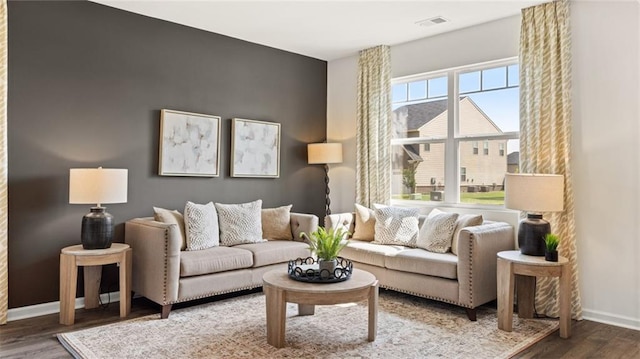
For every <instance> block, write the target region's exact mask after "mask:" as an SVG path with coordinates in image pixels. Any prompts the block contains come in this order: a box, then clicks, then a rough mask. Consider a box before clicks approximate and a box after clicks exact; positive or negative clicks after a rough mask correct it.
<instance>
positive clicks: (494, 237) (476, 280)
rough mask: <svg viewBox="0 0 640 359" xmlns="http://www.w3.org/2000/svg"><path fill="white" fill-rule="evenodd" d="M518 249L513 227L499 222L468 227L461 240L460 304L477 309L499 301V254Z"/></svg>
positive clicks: (459, 257) (459, 246) (464, 230)
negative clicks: (497, 271)
mask: <svg viewBox="0 0 640 359" xmlns="http://www.w3.org/2000/svg"><path fill="white" fill-rule="evenodd" d="M514 248H515V236H514V230H513V227H512V226H511V225H509V224H507V223H503V222H495V223H489V224H483V225H480V226H475V227H466V228H463V229H462V230H461V231H460V235H459V237H458V282H459V285H460V291H459V292H460V298H459V300H460V302H461V303H463V304H466V305H468V306H470V307H471V308H475V307H477V306H479V305H482V304H484V303H487V302H489V301H492V300H494V299H496V297H497V280H496V266H497V254H498V252H500V251H506V250H512V249H514Z"/></svg>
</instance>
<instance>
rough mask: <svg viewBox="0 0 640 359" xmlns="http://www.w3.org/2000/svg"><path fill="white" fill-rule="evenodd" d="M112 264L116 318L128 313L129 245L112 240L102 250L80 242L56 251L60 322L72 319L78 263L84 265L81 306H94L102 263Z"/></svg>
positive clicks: (72, 320) (129, 306) (129, 309)
mask: <svg viewBox="0 0 640 359" xmlns="http://www.w3.org/2000/svg"><path fill="white" fill-rule="evenodd" d="M113 263H116V264H118V266H119V267H120V269H119V272H120V276H119V277H120V317H121V318H124V317H126V316H127V315H129V312H131V293H130V292H131V248H130V247H129V245H128V244H123V243H113V244H111V247H110V248H106V249H84V248H82V245H81V244H79V245H75V246H70V247H65V248H63V249H62V252H61V253H60V324H64V325H72V324H73V323H74V321H75V302H76V286H77V281H78V266H83V267H84V268H83V269H84V307H85V308H86V309H91V308H97V307H98V303H99V298H98V296H99V294H100V293H99V292H100V278H101V277H102V266H103V265H105V264H113Z"/></svg>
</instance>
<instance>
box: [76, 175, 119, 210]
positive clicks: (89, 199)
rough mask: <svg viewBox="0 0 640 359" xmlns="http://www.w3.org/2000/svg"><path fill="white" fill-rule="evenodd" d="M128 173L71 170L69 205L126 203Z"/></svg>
mask: <svg viewBox="0 0 640 359" xmlns="http://www.w3.org/2000/svg"><path fill="white" fill-rule="evenodd" d="M127 173H128V170H126V169H119V168H102V167H100V168H72V169H70V170H69V203H71V204H93V203H96V204H98V206H100V204H101V203H126V202H127Z"/></svg>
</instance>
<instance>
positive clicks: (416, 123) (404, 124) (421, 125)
mask: <svg viewBox="0 0 640 359" xmlns="http://www.w3.org/2000/svg"><path fill="white" fill-rule="evenodd" d="M446 136H447V99H443V100H435V101H425V102H419V103H412V104H408V105H402V106H400V107H398V108H396V109H395V110H393V132H392V136H391V138H412V137H427V138H445V137H446Z"/></svg>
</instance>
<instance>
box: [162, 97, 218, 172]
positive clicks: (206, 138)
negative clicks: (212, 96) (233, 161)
mask: <svg viewBox="0 0 640 359" xmlns="http://www.w3.org/2000/svg"><path fill="white" fill-rule="evenodd" d="M220 122H221V120H220V117H218V116H210V115H203V114H198V113H190V112H181V111H173V110H162V111H161V116H160V165H159V166H158V167H159V171H158V172H159V174H160V175H161V176H201V177H218V176H219V174H220V173H219V167H220V166H219V163H220Z"/></svg>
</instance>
